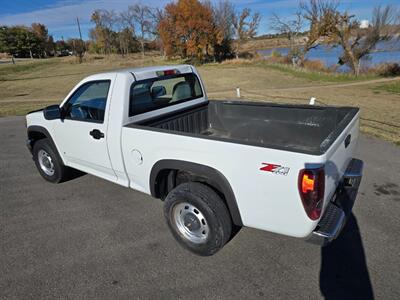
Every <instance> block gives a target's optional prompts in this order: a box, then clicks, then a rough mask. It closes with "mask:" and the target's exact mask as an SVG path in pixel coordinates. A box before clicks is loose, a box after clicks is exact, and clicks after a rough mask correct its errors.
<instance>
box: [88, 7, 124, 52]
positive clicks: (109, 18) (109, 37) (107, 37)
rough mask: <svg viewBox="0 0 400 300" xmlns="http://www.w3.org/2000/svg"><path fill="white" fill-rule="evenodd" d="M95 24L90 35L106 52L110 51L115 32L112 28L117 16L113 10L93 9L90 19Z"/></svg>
mask: <svg viewBox="0 0 400 300" xmlns="http://www.w3.org/2000/svg"><path fill="white" fill-rule="evenodd" d="M90 20H91V21H92V22H93V23H94V24H95V25H96V26H95V28H94V29H92V30H91V32H90V36H91V37H92V39H94V40H95V41H96V43H98V44H99V45H101V47H102V48H104V51H105V52H106V53H111V50H112V45H113V43H114V40H113V39H114V37H115V32H114V31H113V28H114V26H115V24H116V23H117V22H118V17H117V15H116V13H115V12H114V11H113V10H110V11H109V10H104V9H98V10H95V11H94V12H93V14H92V16H91V19H90Z"/></svg>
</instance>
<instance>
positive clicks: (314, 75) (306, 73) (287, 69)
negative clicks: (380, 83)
mask: <svg viewBox="0 0 400 300" xmlns="http://www.w3.org/2000/svg"><path fill="white" fill-rule="evenodd" d="M259 65H260V66H262V67H266V68H270V69H273V70H277V71H280V72H283V73H286V74H290V75H292V76H295V77H298V78H304V79H308V80H311V81H319V82H343V83H345V82H352V81H363V80H371V79H377V78H380V77H379V76H378V75H370V74H368V75H360V76H354V75H353V74H348V73H329V72H318V71H312V70H307V69H304V68H296V67H293V66H291V65H285V64H275V63H267V62H261V63H259Z"/></svg>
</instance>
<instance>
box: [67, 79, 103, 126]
mask: <svg viewBox="0 0 400 300" xmlns="http://www.w3.org/2000/svg"><path fill="white" fill-rule="evenodd" d="M109 88H110V81H109V80H104V81H93V82H88V83H85V84H83V85H82V86H81V87H79V88H78V89H77V90H76V91H75V93H74V94H73V95H72V96H71V98H69V100H68V102H67V103H66V104H65V105H64V110H65V118H66V119H72V120H80V121H89V122H90V121H94V122H103V121H104V113H105V110H106V103H107V95H108V90H109Z"/></svg>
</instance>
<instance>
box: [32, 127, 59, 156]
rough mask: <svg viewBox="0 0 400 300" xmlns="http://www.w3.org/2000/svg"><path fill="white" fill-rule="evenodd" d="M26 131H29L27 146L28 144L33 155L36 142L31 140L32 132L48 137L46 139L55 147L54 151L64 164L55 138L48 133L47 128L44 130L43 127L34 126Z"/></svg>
mask: <svg viewBox="0 0 400 300" xmlns="http://www.w3.org/2000/svg"><path fill="white" fill-rule="evenodd" d="M26 131H27V136H28V140H27V144H28V147H29V149H30V151H31V153H32V154H33V144H34V143H35V140H32V139H30V137H29V135H30V133H32V132H39V133H41V134H43V135H44V136H46V138H47V139H48V140H49V142H50V144H51V145H52V146H53V148H54V150H55V151H56V153H57V155H58V157H59V158H60V159H61V161H62V162H63V159H62V157H61V155H60V153H59V152H58V148H57V146H56V144H55V143H54V140H53V138H52V137H51V135H50V133H49V132H48V130H47V129H46V128H44V127H43V126H37V125H32V126H29V127H28V128H27V129H26ZM63 163H64V162H63Z"/></svg>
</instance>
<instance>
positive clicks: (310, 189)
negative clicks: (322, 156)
mask: <svg viewBox="0 0 400 300" xmlns="http://www.w3.org/2000/svg"><path fill="white" fill-rule="evenodd" d="M299 192H300V198H301V201H302V202H303V206H304V210H305V211H306V213H307V216H308V217H309V218H310V219H311V220H317V219H319V217H320V216H321V209H322V204H323V200H324V192H325V171H324V168H319V169H304V170H301V171H300V173H299Z"/></svg>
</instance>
